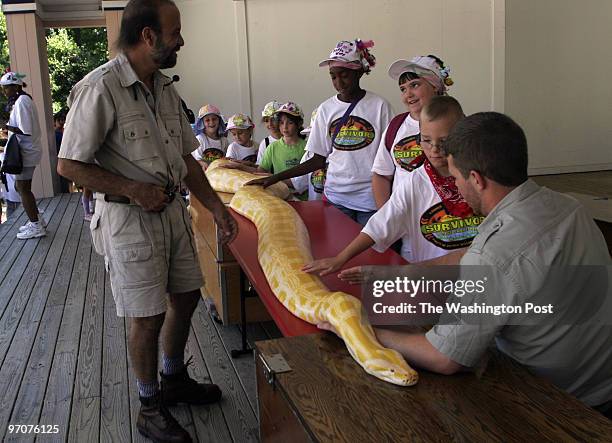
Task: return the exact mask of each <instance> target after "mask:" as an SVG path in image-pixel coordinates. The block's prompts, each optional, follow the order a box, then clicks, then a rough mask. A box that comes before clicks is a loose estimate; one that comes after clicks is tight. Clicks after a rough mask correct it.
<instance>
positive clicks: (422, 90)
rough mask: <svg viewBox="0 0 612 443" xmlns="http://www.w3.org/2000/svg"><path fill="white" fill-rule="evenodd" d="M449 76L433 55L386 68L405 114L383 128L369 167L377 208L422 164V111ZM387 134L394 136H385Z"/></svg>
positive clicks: (443, 91)
mask: <svg viewBox="0 0 612 443" xmlns="http://www.w3.org/2000/svg"><path fill="white" fill-rule="evenodd" d="M449 74H450V68H449V67H447V66H445V65H444V62H443V61H442V60H441V59H439V58H438V57H436V56H435V55H428V56H418V57H414V58H412V59H411V60H397V61H396V62H394V63H393V64H392V65H391V67H390V68H389V77H391V78H392V79H393V80H395V81H396V82H398V84H399V89H400V91H401V94H402V102H403V103H404V105H405V106H406V110H407V112H405V113H402V114H399V115H398V116H396V117H395V118H394V119H393V120H392V123H390V124H389V126H388V127H387V128H386V129H385V132H384V134H383V136H382V138H381V143H380V145H379V147H378V152H377V154H376V159H375V160H374V165H373V166H372V173H373V174H372V189H373V191H374V198H375V199H376V207H377V208H381V207H382V205H384V204H385V203H386V202H387V200H389V197H390V195H391V192H392V190H395V189H396V188H397V186H398V185H399V183H400V181H401V180H403V179H406V178H407V177H408V175H409V174H410V173H411V172H412V171H414V170H415V169H416V168H418V167H419V166H420V165H421V164H422V163H423V160H424V156H423V155H422V154H423V152H422V150H421V146H420V140H419V133H420V130H419V118H420V114H421V109H423V107H424V106H425V105H427V103H429V101H430V100H431V98H432V97H435V96H436V95H444V94H446V90H447V87H448V86H451V85H452V84H453V81H452V79H451V78H450V77H449ZM389 131H392V133H393V132H395V135H394V136H393V134H392V133H390V134H389V136H387V133H388V132H389ZM391 136H393V140H390V137H391Z"/></svg>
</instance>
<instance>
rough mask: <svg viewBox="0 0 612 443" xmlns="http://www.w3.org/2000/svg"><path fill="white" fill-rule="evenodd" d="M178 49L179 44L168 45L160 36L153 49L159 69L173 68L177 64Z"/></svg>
mask: <svg viewBox="0 0 612 443" xmlns="http://www.w3.org/2000/svg"><path fill="white" fill-rule="evenodd" d="M178 50H179V46H175V47H171V46H166V45H165V44H164V42H162V40H161V38H159V37H158V39H157V41H156V42H155V48H154V49H153V54H152V58H153V61H154V62H155V64H156V65H157V66H158V67H159V69H167V68H173V67H174V66H175V65H176V59H177V55H176V51H178Z"/></svg>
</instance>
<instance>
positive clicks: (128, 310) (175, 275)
mask: <svg viewBox="0 0 612 443" xmlns="http://www.w3.org/2000/svg"><path fill="white" fill-rule="evenodd" d="M90 230H91V235H92V242H93V245H94V248H95V250H96V252H98V253H99V254H101V255H104V258H105V263H106V266H107V270H108V272H109V274H110V280H111V287H112V291H113V297H114V299H115V304H116V306H117V315H118V316H120V317H151V316H154V315H158V314H161V313H163V312H166V303H167V294H169V293H170V294H180V293H184V292H190V291H193V290H197V289H199V288H200V287H201V286H202V285H203V283H204V280H203V278H202V272H201V271H200V265H199V262H198V255H197V252H196V247H195V242H194V239H193V232H192V230H191V218H190V217H189V213H188V212H187V209H186V207H185V203H184V202H183V200H182V199H181V198H176V199H174V201H173V202H172V203H171V204H170V205H169V206H168V207H167V208H166V209H165V210H164V211H162V212H145V211H143V210H142V209H141V208H140V207H139V206H136V205H127V204H122V203H108V202H105V201H104V200H102V199H97V200H96V212H95V214H94V215H93V217H92V219H91V224H90Z"/></svg>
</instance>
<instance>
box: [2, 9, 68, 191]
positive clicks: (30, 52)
mask: <svg viewBox="0 0 612 443" xmlns="http://www.w3.org/2000/svg"><path fill="white" fill-rule="evenodd" d="M6 28H7V34H8V41H9V52H10V58H11V69H12V70H13V71H16V72H20V73H22V74H26V78H25V79H24V81H25V82H26V84H27V85H28V86H27V88H26V91H27V92H28V93H29V94H30V95H31V96H32V98H33V99H34V104H35V105H36V110H37V111H38V122H39V124H40V131H41V139H40V141H41V144H42V158H41V161H40V165H39V166H37V167H36V170H35V172H34V179H33V182H32V192H34V195H35V196H36V197H37V198H41V197H53V195H54V193H55V191H57V192H59V177H58V175H57V172H56V167H57V150H56V147H55V135H54V129H53V109H52V101H51V84H50V80H49V64H48V62H47V43H46V40H45V29H44V26H43V23H42V21H41V19H40V18H39V17H38V16H37V15H36V14H35V13H34V12H24V13H15V14H7V15H6Z"/></svg>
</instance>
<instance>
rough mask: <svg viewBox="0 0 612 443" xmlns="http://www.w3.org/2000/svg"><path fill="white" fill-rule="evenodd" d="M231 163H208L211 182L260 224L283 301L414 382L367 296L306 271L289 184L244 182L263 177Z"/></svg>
mask: <svg viewBox="0 0 612 443" xmlns="http://www.w3.org/2000/svg"><path fill="white" fill-rule="evenodd" d="M225 163H227V160H216V161H215V162H213V163H212V164H211V165H210V166H209V167H208V169H207V170H206V176H207V178H208V181H209V182H210V184H211V186H212V187H213V189H215V190H216V191H219V192H229V193H234V197H233V198H232V200H231V202H230V207H231V208H232V209H233V210H235V211H236V212H238V213H239V214H241V215H243V216H244V217H246V218H248V219H249V220H251V222H252V223H253V224H254V225H255V226H256V227H257V234H258V237H259V241H258V251H257V255H258V258H259V264H260V265H261V268H262V270H263V272H264V274H265V276H266V278H267V280H268V284H269V285H270V288H271V289H272V291H273V292H274V294H275V295H276V297H277V298H278V300H279V301H280V302H281V303H282V304H283V306H285V308H287V309H288V310H289V311H291V312H292V313H293V314H294V315H295V316H296V317H299V318H301V319H302V320H304V321H307V322H309V323H312V324H319V323H322V322H329V323H331V324H332V325H333V326H334V328H335V329H336V331H337V332H338V334H339V335H340V336H341V337H342V339H343V340H344V342H345V344H346V346H347V348H348V350H349V352H350V354H351V355H352V356H353V358H354V359H355V360H356V361H357V363H359V365H361V367H363V369H364V370H365V371H366V372H367V373H368V374H371V375H373V376H375V377H377V378H379V379H381V380H384V381H387V382H390V383H393V384H396V385H400V386H411V385H414V384H415V383H416V382H417V381H418V373H417V372H416V371H415V370H414V369H412V368H411V367H410V366H409V365H408V364H407V363H406V361H405V360H404V359H403V358H402V356H401V355H400V354H399V353H398V352H396V351H394V350H392V349H387V348H384V347H382V346H381V345H380V343H378V341H377V340H376V336H375V335H374V331H373V330H372V326H371V325H370V323H369V322H368V319H367V315H366V314H365V312H364V310H363V307H362V305H361V301H360V300H358V299H357V298H355V297H353V296H352V295H349V294H346V293H343V292H330V291H329V290H328V289H327V288H326V287H325V285H323V283H322V282H321V280H320V279H319V278H318V277H317V276H315V275H312V274H308V273H306V272H303V271H302V270H301V268H302V266H304V264H305V263H309V262H311V261H312V255H311V252H310V238H309V236H308V231H307V229H306V226H305V225H304V223H303V222H302V219H301V218H300V217H299V215H298V214H297V213H296V212H295V210H294V209H293V208H292V207H291V206H290V205H289V204H288V203H287V202H285V201H284V200H283V199H285V198H287V197H288V196H289V195H290V192H289V189H288V188H287V186H286V185H285V184H284V183H282V182H280V183H276V184H275V185H273V186H271V187H268V188H266V189H265V190H264V189H263V188H262V187H261V186H243V185H244V184H245V183H246V182H248V181H250V180H253V179H254V178H257V177H258V176H256V175H253V174H250V173H248V172H244V171H239V170H236V169H227V168H221V167H220V166H222V165H223V164H225Z"/></svg>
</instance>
